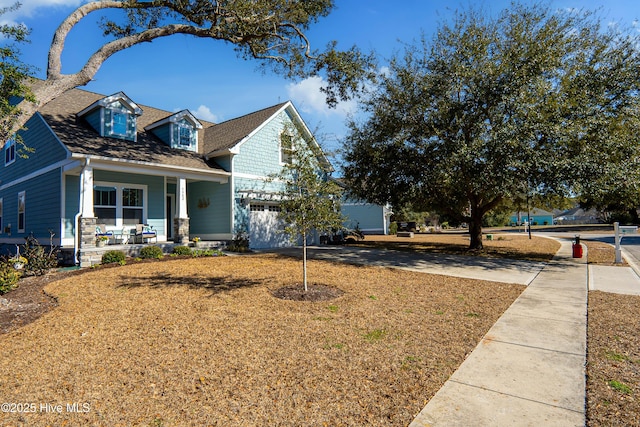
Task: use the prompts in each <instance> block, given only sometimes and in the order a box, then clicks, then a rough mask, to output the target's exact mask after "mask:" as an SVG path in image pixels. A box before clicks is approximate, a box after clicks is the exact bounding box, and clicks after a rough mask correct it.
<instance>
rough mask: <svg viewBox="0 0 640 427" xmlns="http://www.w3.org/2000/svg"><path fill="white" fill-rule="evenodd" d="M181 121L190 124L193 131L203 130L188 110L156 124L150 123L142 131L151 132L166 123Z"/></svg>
mask: <svg viewBox="0 0 640 427" xmlns="http://www.w3.org/2000/svg"><path fill="white" fill-rule="evenodd" d="M182 120H187V121H188V122H190V123H191V124H192V125H193V127H194V128H195V129H202V128H203V126H202V123H200V121H199V120H198V119H197V118H196V116H194V115H193V114H191V112H190V111H189V110H182V111H179V112H177V113H175V114H172V115H170V116H168V117H165V118H164V119H161V120H158V121H157V122H154V123H151V124H150V125H148V126H145V128H144V130H147V131H149V130H153V129H155V128H157V127H160V126H163V125H166V124H168V123H178V122H180V121H182Z"/></svg>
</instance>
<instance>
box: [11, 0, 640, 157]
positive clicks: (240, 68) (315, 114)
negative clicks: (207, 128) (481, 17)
mask: <svg viewBox="0 0 640 427" xmlns="http://www.w3.org/2000/svg"><path fill="white" fill-rule="evenodd" d="M21 1H22V3H23V6H22V8H21V9H20V11H19V12H18V13H17V14H13V15H10V16H7V15H5V16H4V17H3V18H4V20H5V21H6V20H7V19H10V20H12V21H13V22H21V23H24V24H26V25H27V26H28V27H29V28H31V29H32V34H31V44H30V45H27V46H24V47H23V49H22V53H23V60H24V61H25V62H26V63H29V64H32V65H34V66H36V67H37V68H38V69H39V72H38V77H44V76H45V71H46V63H47V52H48V48H49V44H50V43H51V38H52V36H53V33H54V31H55V29H56V27H57V26H58V25H59V23H60V22H61V21H62V20H63V19H64V18H65V17H66V16H67V15H68V14H69V13H70V12H72V11H73V9H74V8H75V7H77V6H78V5H79V4H81V3H82V2H83V0H21ZM13 2H14V0H0V7H4V6H8V5H11V4H12V3H13ZM335 3H336V9H335V10H334V11H333V12H332V13H331V14H330V15H329V16H328V17H327V18H324V19H322V20H321V21H320V22H318V23H317V24H315V25H314V26H313V27H312V28H311V31H310V32H309V33H308V35H309V38H310V40H311V42H312V44H313V45H314V47H317V48H322V47H324V46H325V45H326V43H327V42H328V41H330V40H337V41H338V43H339V44H338V46H339V47H342V48H344V49H347V48H349V47H351V46H352V45H354V44H356V45H358V46H359V47H360V48H361V49H362V50H364V51H369V50H375V51H376V52H377V53H378V55H379V56H380V65H381V66H384V65H385V62H386V59H388V58H389V57H390V56H391V55H392V54H393V53H394V52H399V51H400V50H401V49H402V43H403V42H411V41H413V40H417V39H419V38H420V35H421V33H422V32H424V34H425V35H426V36H427V38H431V36H432V35H433V33H434V31H435V30H436V28H437V26H438V24H439V23H440V22H442V21H450V18H451V17H452V12H453V11H454V10H455V9H459V8H465V7H467V6H468V5H474V6H478V5H480V6H482V7H483V8H484V9H485V10H486V11H488V12H489V13H497V12H499V11H500V10H501V9H503V8H505V7H508V6H509V4H510V1H508V0H487V1H484V2H474V1H472V0H466V1H446V0H397V1H395V2H390V1H389V0H336V2H335ZM550 5H551V6H552V7H554V8H585V9H589V10H595V9H599V10H600V15H601V16H602V17H603V18H604V20H605V21H606V23H607V24H616V25H622V26H627V27H636V25H637V22H636V20H637V19H640V2H638V1H637V0H583V1H580V0H552V1H550ZM97 22H98V17H93V16H91V15H89V16H88V17H86V18H85V19H84V20H83V21H82V23H81V25H80V26H78V28H76V29H74V30H73V31H72V33H71V35H70V38H69V39H68V41H67V44H66V47H65V52H64V54H63V72H65V73H72V72H76V71H77V70H78V69H79V68H80V66H81V64H83V63H84V61H85V60H86V59H87V58H88V57H89V55H90V54H91V53H92V52H93V51H95V50H96V49H97V48H98V47H99V46H100V45H101V44H102V43H103V42H104V38H103V36H102V34H101V31H100V29H99V28H98V27H97ZM638 28H640V27H638ZM320 84H321V82H320V81H319V80H318V79H309V80H304V81H299V82H291V81H288V80H285V79H283V78H281V77H279V76H275V75H272V74H264V73H263V72H262V71H261V70H260V69H258V67H257V63H255V62H250V61H245V60H242V59H240V58H237V57H236V55H235V53H234V52H233V49H232V48H231V47H230V46H229V45H226V44H224V43H222V42H220V41H216V40H201V39H195V38H192V37H187V36H172V37H168V38H165V39H161V40H156V41H154V42H153V43H149V44H144V45H140V46H135V47H133V48H130V49H128V50H126V51H123V52H120V53H118V54H116V55H114V56H113V57H111V58H110V59H108V60H107V62H105V63H104V65H103V66H102V68H101V69H100V71H99V72H98V74H97V75H96V77H95V79H94V81H93V82H91V83H90V84H89V85H87V86H85V87H84V88H85V89H87V90H91V91H94V92H98V93H103V94H106V95H109V94H112V93H115V92H118V91H121V90H122V91H124V92H125V93H126V94H127V95H128V96H129V97H130V98H132V99H133V100H134V101H135V102H137V103H139V104H143V105H150V106H153V107H157V108H162V109H165V110H168V111H178V110H182V109H185V108H186V109H189V110H191V111H192V112H194V114H195V115H196V116H198V117H200V118H202V119H206V120H210V121H213V122H222V121H225V120H228V119H232V118H234V117H238V116H241V115H244V114H247V113H250V112H253V111H256V110H259V109H262V108H265V107H269V106H272V105H274V104H277V103H279V102H282V101H286V100H291V101H293V103H294V105H295V106H296V107H297V108H298V110H299V111H300V113H301V115H302V116H303V118H304V120H305V121H306V123H307V125H308V126H309V127H310V128H311V129H312V130H314V131H316V136H317V138H318V139H319V140H320V142H321V143H322V144H323V145H324V146H325V147H327V148H328V149H331V150H334V149H336V148H338V147H339V145H340V144H339V141H340V139H341V138H342V137H343V136H344V134H345V132H346V128H345V126H344V122H345V119H346V117H347V114H349V113H350V112H355V111H356V109H357V105H356V103H354V102H350V103H343V104H340V105H339V107H338V108H337V109H335V110H329V109H328V108H326V106H325V105H324V102H323V100H324V98H323V95H322V94H321V93H320V92H319V91H318V87H319V86H320Z"/></svg>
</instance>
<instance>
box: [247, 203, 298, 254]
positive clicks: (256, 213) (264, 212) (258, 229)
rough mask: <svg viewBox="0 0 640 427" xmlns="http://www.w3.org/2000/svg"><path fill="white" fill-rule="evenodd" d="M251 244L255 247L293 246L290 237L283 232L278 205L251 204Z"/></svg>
mask: <svg viewBox="0 0 640 427" xmlns="http://www.w3.org/2000/svg"><path fill="white" fill-rule="evenodd" d="M250 209H251V212H250V215H249V246H250V247H251V248H253V249H267V248H283V247H287V246H293V244H292V243H291V242H290V241H289V237H288V236H287V235H286V234H284V233H283V232H282V230H283V228H284V227H283V225H282V222H281V221H280V220H278V206H276V205H264V204H254V203H252V204H251V206H250Z"/></svg>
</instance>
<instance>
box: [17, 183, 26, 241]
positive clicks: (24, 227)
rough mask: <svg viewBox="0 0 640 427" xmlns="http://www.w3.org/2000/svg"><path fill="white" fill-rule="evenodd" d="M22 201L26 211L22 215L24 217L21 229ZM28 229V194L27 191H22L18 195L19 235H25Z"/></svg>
mask: <svg viewBox="0 0 640 427" xmlns="http://www.w3.org/2000/svg"><path fill="white" fill-rule="evenodd" d="M20 199H22V206H23V208H24V210H23V211H22V215H23V216H24V218H23V220H22V228H20ZM26 229H27V193H26V192H25V191H21V192H19V193H18V233H24V232H25V230H26Z"/></svg>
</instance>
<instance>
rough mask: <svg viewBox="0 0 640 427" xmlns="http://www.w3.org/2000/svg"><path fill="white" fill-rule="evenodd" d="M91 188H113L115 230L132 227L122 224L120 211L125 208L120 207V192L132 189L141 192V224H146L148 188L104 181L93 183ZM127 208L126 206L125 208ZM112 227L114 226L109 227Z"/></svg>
mask: <svg viewBox="0 0 640 427" xmlns="http://www.w3.org/2000/svg"><path fill="white" fill-rule="evenodd" d="M93 186H94V188H95V187H114V188H115V189H116V206H115V208H116V225H115V228H116V229H121V228H123V227H132V226H131V225H130V224H129V225H127V224H124V221H123V218H122V210H123V208H125V206H123V205H122V190H123V189H125V188H133V189H138V190H142V223H143V224H146V223H147V221H148V218H147V209H148V198H149V190H148V186H146V185H143V184H128V183H122V182H106V181H94V182H93ZM94 206H95V204H94ZM126 207H128V206H126ZM111 227H114V226H111Z"/></svg>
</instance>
